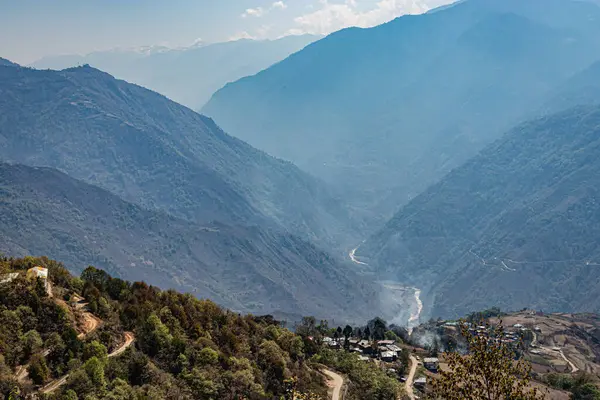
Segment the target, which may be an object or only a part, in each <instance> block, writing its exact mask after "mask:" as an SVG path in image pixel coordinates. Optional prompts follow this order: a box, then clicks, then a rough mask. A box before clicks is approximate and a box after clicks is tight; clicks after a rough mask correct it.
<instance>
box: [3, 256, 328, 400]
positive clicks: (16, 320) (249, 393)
mask: <svg viewBox="0 0 600 400" xmlns="http://www.w3.org/2000/svg"><path fill="white" fill-rule="evenodd" d="M35 265H42V266H44V267H47V268H48V269H49V271H50V277H51V281H52V294H53V297H49V296H48V294H46V291H45V290H44V286H43V285H42V284H40V283H41V282H39V280H38V281H34V280H30V279H26V278H25V277H24V276H23V275H24V274H23V273H22V272H24V271H25V270H26V269H28V268H30V267H32V266H35ZM9 272H21V274H20V275H19V277H18V278H17V279H15V280H13V281H12V282H10V283H5V284H0V355H1V357H0V397H3V398H11V399H13V400H16V399H24V398H25V397H26V396H27V395H28V394H31V393H34V392H36V391H37V390H38V389H39V387H40V385H44V384H48V383H51V382H54V381H55V380H56V379H58V378H60V377H63V376H65V375H66V374H68V378H67V379H66V383H65V384H64V385H62V386H60V387H58V388H57V389H56V390H54V391H51V392H50V393H47V394H42V395H41V396H42V398H48V399H53V400H54V399H56V400H66V399H69V400H74V399H80V400H83V399H86V400H92V399H113V400H117V399H118V400H121V399H128V400H129V399H131V400H134V399H135V400H137V399H156V400H158V399H173V400H175V399H207V400H208V399H232V400H233V399H271V398H279V397H280V396H288V395H289V393H291V390H290V383H289V382H290V379H292V381H294V382H295V384H294V388H293V391H296V392H297V393H309V395H307V398H309V397H310V398H317V396H322V395H324V393H325V388H324V385H323V383H324V380H323V376H322V375H321V374H320V373H319V372H317V371H316V370H315V369H313V368H312V367H311V366H310V364H309V363H307V362H306V361H305V360H306V355H305V349H304V343H303V341H302V340H301V338H300V337H299V336H297V335H295V334H294V333H292V332H290V331H288V330H287V329H284V328H282V327H281V324H280V323H278V322H277V321H275V320H274V319H273V318H272V317H269V316H266V317H254V316H251V315H247V316H241V315H239V314H237V313H233V312H231V311H227V310H223V309H221V308H220V307H218V306H217V305H216V304H214V303H212V302H211V301H208V300H198V299H196V298H194V297H193V296H192V295H189V294H180V293H176V292H175V291H161V290H159V289H157V288H155V287H152V286H148V285H147V284H145V283H129V282H126V281H123V280H120V279H116V278H112V277H111V276H109V275H108V274H107V273H105V272H104V271H102V270H98V269H96V268H93V267H89V268H87V269H86V270H85V271H84V272H83V273H82V275H81V278H74V277H72V276H71V275H70V274H69V273H68V272H67V271H66V269H64V267H63V266H62V265H61V264H59V263H57V262H54V261H51V260H48V259H46V258H38V259H36V258H32V257H27V258H24V259H8V258H2V259H0V273H1V274H5V273H9ZM75 294H77V295H79V296H82V297H84V298H85V300H86V301H87V302H88V303H89V304H88V309H89V310H92V311H93V312H94V313H96V314H97V315H98V316H101V317H102V324H101V326H100V327H99V328H98V329H96V330H95V331H93V332H91V333H89V334H88V335H87V336H85V337H81V336H80V337H78V332H77V331H76V329H75V326H76V324H75V321H76V320H77V318H78V312H80V311H79V310H77V309H76V308H73V307H69V306H68V305H67V304H66V303H64V302H62V300H60V299H62V298H65V297H73V295H75ZM125 332H132V333H133V334H134V335H135V342H134V344H133V346H130V347H129V348H127V349H126V350H125V351H124V352H123V353H121V354H120V355H119V356H115V357H108V355H109V354H110V353H111V352H113V351H115V349H117V348H120V346H121V345H122V344H123V342H124V340H125ZM41 349H44V350H45V351H43V352H42V351H40V350H41ZM17 366H26V367H27V371H28V373H29V378H28V379H20V380H17V379H16V377H15V375H14V374H15V372H16V371H15V369H16V368H17ZM310 393H312V394H310ZM311 396H312V397H311ZM286 398H287V397H286Z"/></svg>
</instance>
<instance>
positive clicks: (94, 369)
mask: <svg viewBox="0 0 600 400" xmlns="http://www.w3.org/2000/svg"><path fill="white" fill-rule="evenodd" d="M83 369H84V370H85V372H86V373H87V375H88V377H89V378H90V380H91V381H92V383H93V384H94V385H95V386H96V387H101V388H104V387H105V386H106V380H105V378H104V363H103V362H102V361H100V360H99V359H98V357H95V356H94V357H92V358H90V359H89V360H87V361H86V362H85V364H84V365H83Z"/></svg>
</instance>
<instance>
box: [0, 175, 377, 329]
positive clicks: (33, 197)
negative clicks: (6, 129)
mask: <svg viewBox="0 0 600 400" xmlns="http://www.w3.org/2000/svg"><path fill="white" fill-rule="evenodd" d="M0 209H2V212H1V213H0V251H1V252H4V253H5V254H9V255H15V256H25V255H29V254H47V255H49V256H51V257H57V258H58V257H60V259H62V260H64V262H65V264H66V265H67V266H68V267H69V269H70V270H72V271H81V270H82V269H83V268H85V267H86V266H88V265H95V266H98V267H102V268H105V269H106V270H108V271H110V272H111V273H112V274H113V275H115V276H119V277H122V278H124V279H130V280H145V281H147V282H149V283H151V284H154V285H157V286H160V287H163V288H177V289H179V290H183V291H189V292H191V293H193V294H195V295H196V296H198V297H203V298H210V299H211V300H214V301H216V302H218V303H219V304H222V305H224V306H227V307H229V308H232V309H234V310H236V311H243V312H253V313H267V312H273V311H280V312H287V313H295V314H300V315H307V314H310V315H317V316H327V315H331V313H334V312H335V315H336V316H340V317H342V316H346V317H358V316H367V315H368V314H369V313H372V310H373V306H376V305H374V304H371V302H372V300H370V299H373V298H374V296H373V291H372V289H371V286H370V285H369V284H368V283H364V282H362V281H361V280H360V279H358V278H357V277H356V276H355V275H354V274H352V273H351V272H349V271H348V270H347V269H346V266H345V265H342V264H340V263H339V262H338V261H337V260H336V259H334V258H332V257H331V256H330V255H328V254H327V253H325V252H324V251H322V250H321V249H318V248H317V247H315V246H314V245H312V244H310V243H308V242H306V241H304V240H302V239H299V238H298V237H295V236H293V235H290V234H285V233H280V232H278V231H276V230H271V229H266V228H264V227H260V226H250V227H243V226H232V225H227V224H223V223H219V222H213V223H208V222H207V223H205V224H200V223H195V222H188V221H186V220H181V219H177V218H175V217H172V216H169V215H167V214H165V213H162V212H157V211H148V210H144V209H142V208H140V207H139V206H136V205H134V204H131V203H128V202H125V201H123V200H121V199H120V198H118V197H117V196H115V195H112V194H111V193H109V192H107V191H105V190H103V189H100V188H98V187H94V186H91V185H88V184H85V183H83V182H81V181H77V180H75V179H72V178H70V177H69V176H67V175H65V174H63V173H61V172H58V171H56V170H52V169H49V168H32V167H27V166H23V165H8V164H3V163H0Z"/></svg>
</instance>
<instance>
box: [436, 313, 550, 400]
mask: <svg viewBox="0 0 600 400" xmlns="http://www.w3.org/2000/svg"><path fill="white" fill-rule="evenodd" d="M461 333H462V336H463V337H464V338H466V340H467V349H468V353H467V355H463V354H460V353H457V352H450V353H446V355H445V361H446V362H447V363H448V370H447V371H440V376H439V377H438V378H436V379H434V380H433V396H432V397H433V398H435V399H444V400H480V399H487V400H537V399H540V400H541V399H543V398H544V397H543V395H542V394H541V393H539V392H538V390H537V389H528V388H527V386H528V384H529V382H530V379H531V365H530V364H528V363H526V362H525V361H523V360H519V361H516V362H515V361H514V351H513V349H511V348H510V347H509V346H507V345H506V344H504V343H503V342H502V340H501V339H503V338H504V329H503V328H502V326H494V327H490V326H488V327H487V329H486V330H485V332H472V331H470V330H469V325H467V324H466V323H461Z"/></svg>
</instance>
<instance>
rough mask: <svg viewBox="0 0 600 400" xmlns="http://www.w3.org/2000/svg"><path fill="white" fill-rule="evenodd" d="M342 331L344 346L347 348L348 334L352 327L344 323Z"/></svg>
mask: <svg viewBox="0 0 600 400" xmlns="http://www.w3.org/2000/svg"><path fill="white" fill-rule="evenodd" d="M342 333H343V334H344V348H345V349H348V348H350V341H349V339H350V335H352V327H351V326H350V325H346V327H345V328H344V330H343V331H342Z"/></svg>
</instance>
